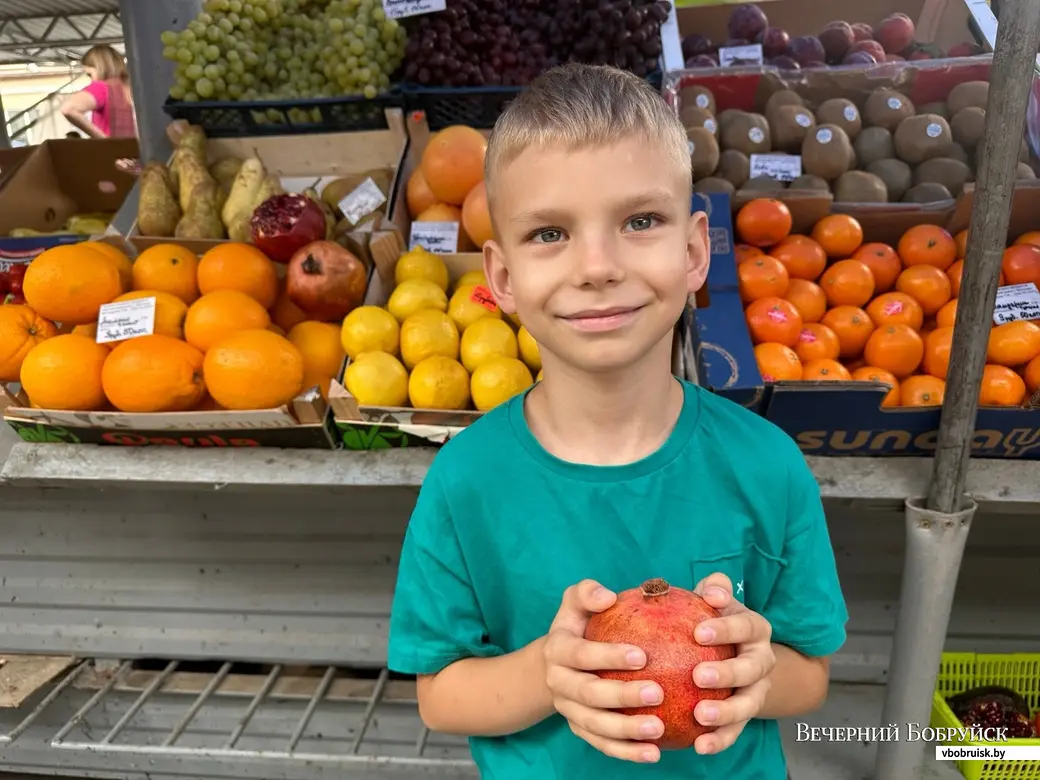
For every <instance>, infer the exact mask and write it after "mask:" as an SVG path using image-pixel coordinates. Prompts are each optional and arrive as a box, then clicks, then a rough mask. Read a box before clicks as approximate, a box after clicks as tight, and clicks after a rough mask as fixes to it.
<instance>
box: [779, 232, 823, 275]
mask: <svg viewBox="0 0 1040 780" xmlns="http://www.w3.org/2000/svg"><path fill="white" fill-rule="evenodd" d="M769 254H770V256H771V257H775V258H776V259H777V260H779V261H780V262H781V263H783V264H784V267H785V268H786V269H787V274H788V276H790V277H791V278H792V279H805V280H808V281H810V282H814V281H816V280H817V279H818V278H819V277H820V274H822V273H823V269H824V268H826V267H827V253H826V252H824V251H823V247H822V246H820V245H819V244H817V243H816V242H815V241H813V240H812V239H811V238H808V237H806V236H788V237H787V238H785V239H783V240H782V241H781V242H780V243H779V244H777V245H775V246H773V247H771V248H770V250H769Z"/></svg>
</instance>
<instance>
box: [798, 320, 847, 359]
mask: <svg viewBox="0 0 1040 780" xmlns="http://www.w3.org/2000/svg"><path fill="white" fill-rule="evenodd" d="M794 351H795V354H796V355H798V359H799V360H801V361H802V363H808V362H809V361H810V360H820V359H822V358H826V359H828V360H837V359H838V355H839V354H841V344H840V343H839V341H838V336H837V334H836V333H835V332H834V331H833V330H831V329H830V328H828V327H827V326H826V325H821V324H820V323H818V322H808V323H806V324H804V325H802V332H801V333H800V334H799V335H798V346H796V347H795V348H794Z"/></svg>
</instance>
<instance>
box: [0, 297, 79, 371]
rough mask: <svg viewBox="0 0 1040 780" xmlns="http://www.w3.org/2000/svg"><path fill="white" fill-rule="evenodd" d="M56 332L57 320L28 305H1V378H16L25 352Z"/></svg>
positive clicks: (55, 334) (53, 335) (52, 336)
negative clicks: (37, 311)
mask: <svg viewBox="0 0 1040 780" xmlns="http://www.w3.org/2000/svg"><path fill="white" fill-rule="evenodd" d="M77 327H78V326H77ZM57 335H58V329H57V328H56V327H55V326H54V323H53V322H51V321H50V320H45V319H44V318H43V317H41V316H40V315H39V314H37V313H36V312H34V311H33V310H32V309H31V308H29V307H28V306H15V305H8V306H3V305H0V382H17V381H18V375H19V373H20V372H21V370H22V361H24V360H25V356H26V355H28V354H29V352H31V351H32V348H33V347H35V346H36V345H37V344H39V343H40V342H41V341H46V340H47V339H51V338H54V337H55V336H57Z"/></svg>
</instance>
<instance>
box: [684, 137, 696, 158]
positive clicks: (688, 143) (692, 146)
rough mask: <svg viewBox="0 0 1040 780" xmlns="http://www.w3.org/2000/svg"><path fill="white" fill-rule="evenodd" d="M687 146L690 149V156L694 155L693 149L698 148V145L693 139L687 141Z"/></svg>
mask: <svg viewBox="0 0 1040 780" xmlns="http://www.w3.org/2000/svg"><path fill="white" fill-rule="evenodd" d="M686 148H687V149H689V150H690V157H693V150H694V149H696V148H697V145H696V144H695V143H694V142H693V141H687V142H686Z"/></svg>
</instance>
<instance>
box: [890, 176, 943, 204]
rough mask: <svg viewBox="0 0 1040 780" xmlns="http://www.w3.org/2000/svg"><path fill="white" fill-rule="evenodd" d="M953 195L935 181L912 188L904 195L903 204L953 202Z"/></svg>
mask: <svg viewBox="0 0 1040 780" xmlns="http://www.w3.org/2000/svg"><path fill="white" fill-rule="evenodd" d="M952 199H953V195H951V194H950V191H949V190H948V189H946V188H945V187H944V186H942V185H941V184H937V183H935V182H934V181H929V182H925V183H924V184H918V185H916V186H914V187H911V188H910V189H908V190H907V191H906V194H905V195H903V198H902V200H903V203H935V202H936V201H940V200H952Z"/></svg>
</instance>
